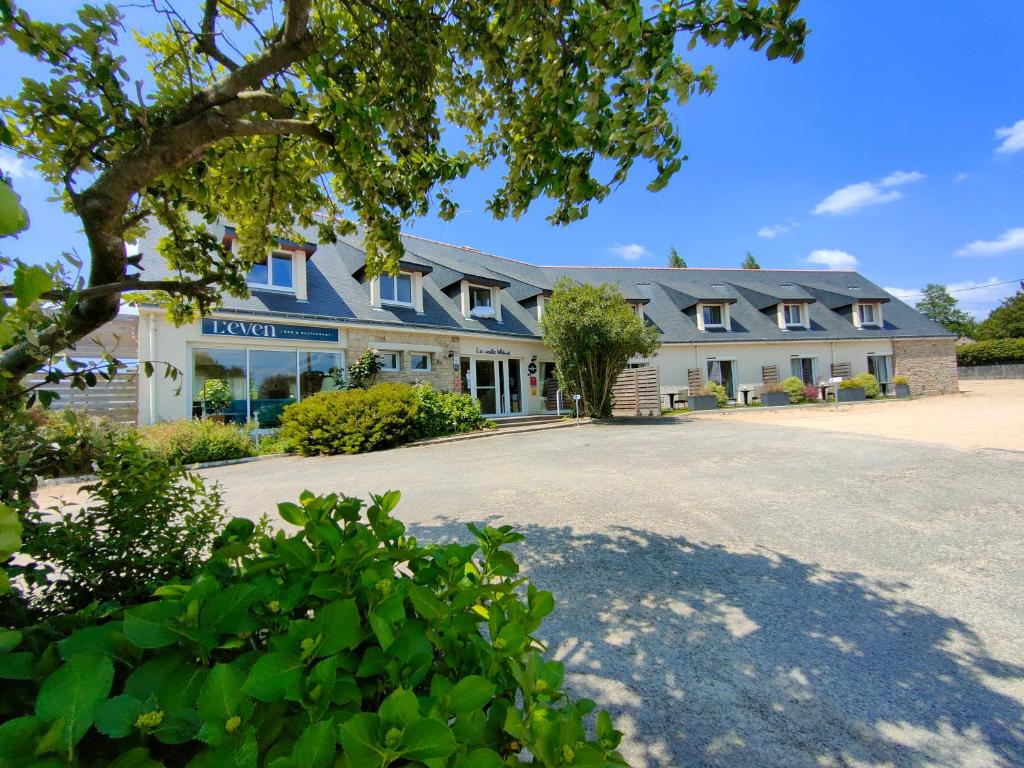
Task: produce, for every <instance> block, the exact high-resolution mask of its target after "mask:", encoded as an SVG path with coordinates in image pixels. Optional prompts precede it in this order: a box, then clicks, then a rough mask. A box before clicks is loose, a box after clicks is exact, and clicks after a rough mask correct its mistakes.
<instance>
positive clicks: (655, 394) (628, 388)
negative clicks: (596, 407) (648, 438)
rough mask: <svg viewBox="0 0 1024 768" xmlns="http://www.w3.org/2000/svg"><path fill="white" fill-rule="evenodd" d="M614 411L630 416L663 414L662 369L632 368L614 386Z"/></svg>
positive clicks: (620, 376) (622, 374) (623, 373)
mask: <svg viewBox="0 0 1024 768" xmlns="http://www.w3.org/2000/svg"><path fill="white" fill-rule="evenodd" d="M612 411H613V412H614V413H618V414H620V415H629V416H660V415H661V369H660V368H656V367H653V366H652V367H649V368H630V369H628V370H625V371H623V372H622V373H621V374H619V377H618V378H617V379H616V380H615V386H614V387H612Z"/></svg>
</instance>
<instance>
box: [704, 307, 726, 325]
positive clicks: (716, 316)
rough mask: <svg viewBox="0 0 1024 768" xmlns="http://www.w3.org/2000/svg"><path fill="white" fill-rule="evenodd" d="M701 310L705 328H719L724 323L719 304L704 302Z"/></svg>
mask: <svg viewBox="0 0 1024 768" xmlns="http://www.w3.org/2000/svg"><path fill="white" fill-rule="evenodd" d="M702 312H703V317H704V327H705V328H721V327H722V326H723V325H724V323H723V322H722V315H723V313H722V305H721V304H705V305H704V306H703V307H702Z"/></svg>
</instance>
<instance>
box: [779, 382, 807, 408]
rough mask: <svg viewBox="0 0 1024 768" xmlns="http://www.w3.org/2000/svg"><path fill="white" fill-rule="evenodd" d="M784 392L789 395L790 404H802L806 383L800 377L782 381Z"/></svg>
mask: <svg viewBox="0 0 1024 768" xmlns="http://www.w3.org/2000/svg"><path fill="white" fill-rule="evenodd" d="M782 389H783V391H784V392H785V393H786V394H787V395H789V402H790V403H802V402H803V401H804V382H803V379H801V378H799V377H798V376H790V377H789V378H788V379H783V381H782Z"/></svg>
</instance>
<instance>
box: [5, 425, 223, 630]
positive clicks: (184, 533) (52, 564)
mask: <svg viewBox="0 0 1024 768" xmlns="http://www.w3.org/2000/svg"><path fill="white" fill-rule="evenodd" d="M96 471H97V476H98V479H97V481H96V482H94V483H92V484H90V485H86V486H85V487H84V488H83V491H84V492H85V493H86V494H87V495H88V499H87V500H86V501H85V502H84V503H83V504H82V505H78V506H76V505H68V506H65V507H63V508H60V507H56V508H54V509H52V510H44V511H39V510H32V511H30V512H28V513H27V514H26V515H25V529H26V530H25V534H24V539H25V543H24V546H23V548H22V549H21V552H22V554H23V555H26V556H28V557H29V558H30V559H31V561H32V562H31V563H29V564H28V565H25V566H19V567H15V568H11V569H10V570H11V572H12V573H14V574H16V575H18V576H20V580H19V581H20V583H21V584H22V585H23V590H22V591H23V597H24V600H25V602H27V609H28V611H29V612H30V613H33V614H50V615H52V614H58V613H63V612H68V611H76V610H80V609H82V608H85V607H86V606H88V605H90V604H92V603H107V602H119V603H133V602H138V601H142V600H145V599H148V598H149V597H150V596H151V594H152V590H153V589H155V588H156V587H157V586H159V585H160V584H161V583H163V582H165V581H167V580H168V579H171V578H174V577H181V578H186V579H187V578H190V577H191V576H192V574H193V573H195V572H196V571H197V570H198V569H199V567H200V565H201V563H202V558H203V555H204V554H206V552H207V550H208V548H209V546H210V544H211V542H212V541H213V538H214V534H215V533H216V531H217V529H218V528H219V526H220V525H221V524H222V522H223V504H222V502H221V496H220V491H219V490H218V488H217V487H212V488H207V487H206V486H205V484H204V483H203V481H202V479H201V478H200V477H199V476H198V475H195V474H191V473H188V472H184V471H183V470H181V469H180V468H178V466H177V465H175V464H171V463H168V462H167V461H165V460H164V459H162V458H159V457H155V456H153V455H151V454H150V453H149V452H147V451H146V450H145V449H143V448H142V447H141V446H140V445H139V444H138V442H137V440H136V438H135V437H134V436H133V435H131V434H128V435H124V436H121V437H119V438H118V439H117V440H111V441H110V442H109V447H108V449H107V451H106V452H105V453H103V454H102V455H100V456H98V457H97V458H96Z"/></svg>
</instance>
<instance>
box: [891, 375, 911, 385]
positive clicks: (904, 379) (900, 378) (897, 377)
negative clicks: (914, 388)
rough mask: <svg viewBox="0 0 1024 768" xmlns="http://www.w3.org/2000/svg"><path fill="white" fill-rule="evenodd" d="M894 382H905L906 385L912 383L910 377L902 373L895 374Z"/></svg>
mask: <svg viewBox="0 0 1024 768" xmlns="http://www.w3.org/2000/svg"><path fill="white" fill-rule="evenodd" d="M892 383H893V384H904V385H907V386H909V385H910V379H908V378H907V377H906V376H904V375H903V374H902V373H897V374H896V375H895V376H893V377H892Z"/></svg>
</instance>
